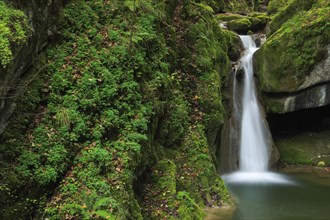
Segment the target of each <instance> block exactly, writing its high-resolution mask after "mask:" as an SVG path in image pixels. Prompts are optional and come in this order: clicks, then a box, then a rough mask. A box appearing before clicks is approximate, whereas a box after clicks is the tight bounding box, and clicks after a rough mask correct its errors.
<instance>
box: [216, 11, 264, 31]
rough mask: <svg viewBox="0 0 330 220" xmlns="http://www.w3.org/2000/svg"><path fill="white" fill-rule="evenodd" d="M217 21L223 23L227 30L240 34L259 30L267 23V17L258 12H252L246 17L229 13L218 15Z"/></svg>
mask: <svg viewBox="0 0 330 220" xmlns="http://www.w3.org/2000/svg"><path fill="white" fill-rule="evenodd" d="M217 19H218V20H219V21H220V22H223V23H225V24H226V25H227V27H228V29H229V30H232V31H235V32H237V33H240V34H246V33H248V32H249V31H258V30H261V29H262V28H263V27H265V25H266V24H267V22H268V16H267V15H266V14H265V13H258V12H253V13H251V14H249V15H248V16H243V15H239V14H231V13H225V14H218V15H217Z"/></svg>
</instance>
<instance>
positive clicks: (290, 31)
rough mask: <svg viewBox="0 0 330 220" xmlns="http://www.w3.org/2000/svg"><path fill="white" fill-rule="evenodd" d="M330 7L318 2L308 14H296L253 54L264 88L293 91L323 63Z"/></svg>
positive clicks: (329, 29)
mask: <svg viewBox="0 0 330 220" xmlns="http://www.w3.org/2000/svg"><path fill="white" fill-rule="evenodd" d="M329 7H330V6H329V3H326V2H324V1H319V2H317V3H316V4H314V5H313V7H312V8H311V9H310V10H308V11H304V10H303V11H298V12H297V13H296V14H294V15H292V18H291V19H289V20H287V21H286V22H285V23H284V24H283V25H282V26H281V28H280V29H278V30H277V31H276V32H275V33H273V34H272V35H271V36H270V37H269V38H268V39H267V42H266V43H265V44H264V45H263V47H262V48H261V49H260V50H259V51H258V52H257V53H256V58H257V59H258V64H257V65H258V66H257V72H258V74H259V76H260V79H261V85H262V87H263V88H265V89H266V90H268V91H271V90H278V91H294V90H295V89H296V88H298V87H299V86H300V85H301V83H302V82H303V81H304V79H305V76H307V75H308V74H309V73H310V71H311V70H312V69H313V67H314V66H315V64H317V63H318V62H320V61H322V60H324V58H325V53H324V48H325V46H326V45H328V44H329V39H330V38H329V36H330V19H329V16H328V15H327V14H328V11H329V9H330V8H329ZM284 52H285V53H284Z"/></svg>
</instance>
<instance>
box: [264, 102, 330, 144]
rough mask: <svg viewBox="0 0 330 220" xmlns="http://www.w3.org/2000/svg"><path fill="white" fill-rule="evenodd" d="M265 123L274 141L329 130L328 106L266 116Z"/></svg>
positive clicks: (329, 108) (329, 106) (329, 110)
mask: <svg viewBox="0 0 330 220" xmlns="http://www.w3.org/2000/svg"><path fill="white" fill-rule="evenodd" d="M267 121H268V124H269V127H270V130H271V133H272V135H273V138H274V139H279V138H285V137H292V136H295V135H298V134H301V133H305V132H320V131H324V130H330V105H327V106H323V107H318V108H311V109H304V110H299V111H294V112H289V113H285V114H268V115H267Z"/></svg>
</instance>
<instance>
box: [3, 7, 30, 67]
mask: <svg viewBox="0 0 330 220" xmlns="http://www.w3.org/2000/svg"><path fill="white" fill-rule="evenodd" d="M27 29H28V25H27V18H26V16H25V14H24V13H23V12H22V11H19V10H15V9H13V8H11V7H9V6H7V5H6V4H5V3H4V2H2V1H1V2H0V65H1V66H2V67H3V68H5V67H6V66H7V65H8V64H9V63H10V61H11V60H12V59H13V57H14V54H13V53H14V48H17V47H19V46H22V45H23V44H24V43H26V40H27V34H26V32H27Z"/></svg>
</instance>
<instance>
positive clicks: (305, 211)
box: [206, 36, 330, 220]
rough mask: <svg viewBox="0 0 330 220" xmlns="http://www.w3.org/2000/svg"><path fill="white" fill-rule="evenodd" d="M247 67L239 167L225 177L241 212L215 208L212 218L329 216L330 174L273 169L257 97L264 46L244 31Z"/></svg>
mask: <svg viewBox="0 0 330 220" xmlns="http://www.w3.org/2000/svg"><path fill="white" fill-rule="evenodd" d="M240 38H241V40H242V43H243V46H244V49H245V50H244V52H243V54H242V57H241V58H240V61H239V65H240V68H241V69H242V70H243V71H244V85H243V88H244V89H243V97H242V100H240V101H241V103H242V119H241V134H240V150H239V169H238V171H235V172H232V173H228V174H225V175H223V176H222V178H223V179H224V181H225V183H226V185H227V187H228V189H229V191H230V193H231V195H232V196H233V198H234V201H235V203H236V205H237V208H236V210H235V211H233V210H232V211H230V210H225V209H221V208H220V209H213V210H212V209H210V210H207V211H206V212H207V213H208V216H207V217H206V219H207V220H210V219H219V220H329V219H330V179H329V177H326V178H325V177H323V178H322V177H319V176H317V175H312V174H305V175H304V174H281V173H274V172H270V171H268V168H269V155H270V153H269V152H270V146H269V144H268V142H267V135H266V133H267V130H266V127H265V126H263V122H262V121H263V120H262V118H261V114H260V109H259V104H258V99H257V97H256V91H255V82H254V73H253V54H254V53H255V52H256V51H257V50H258V48H257V46H256V43H255V42H254V40H253V38H252V37H251V36H240Z"/></svg>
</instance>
